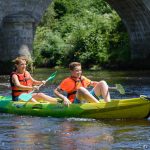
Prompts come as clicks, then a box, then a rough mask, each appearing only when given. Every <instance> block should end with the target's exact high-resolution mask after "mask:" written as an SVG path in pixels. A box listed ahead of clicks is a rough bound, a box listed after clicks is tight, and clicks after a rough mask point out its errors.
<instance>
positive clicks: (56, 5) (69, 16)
mask: <svg viewBox="0 0 150 150" xmlns="http://www.w3.org/2000/svg"><path fill="white" fill-rule="evenodd" d="M129 50H130V49H129V40H128V35H127V32H126V30H125V27H124V25H123V23H122V22H121V19H120V17H119V16H118V15H117V14H116V12H115V11H114V10H113V9H111V8H110V6H109V5H108V4H107V3H106V2H105V1H104V0H92V1H91V0H82V1H79V0H75V1H70V0H54V1H53V3H52V4H51V5H50V7H49V8H48V10H47V12H46V13H45V15H44V17H43V19H42V21H41V23H40V25H39V27H38V28H37V32H36V37H35V42H34V57H35V64H36V65H38V66H39V65H42V66H67V65H68V63H70V62H71V61H80V62H81V63H82V64H83V65H84V66H85V67H87V68H89V67H92V66H95V65H97V66H99V67H112V66H117V65H118V64H122V63H123V64H125V63H126V62H127V61H128V60H129V59H130V53H129ZM64 60H65V61H64Z"/></svg>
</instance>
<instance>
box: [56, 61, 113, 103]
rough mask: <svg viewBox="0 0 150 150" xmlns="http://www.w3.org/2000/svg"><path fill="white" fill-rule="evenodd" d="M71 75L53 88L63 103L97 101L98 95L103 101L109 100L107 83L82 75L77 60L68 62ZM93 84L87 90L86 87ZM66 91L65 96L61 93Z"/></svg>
mask: <svg viewBox="0 0 150 150" xmlns="http://www.w3.org/2000/svg"><path fill="white" fill-rule="evenodd" d="M69 69H70V73H71V76H70V77H68V78H66V79H64V80H63V81H62V82H61V83H60V85H59V86H58V87H57V88H56V89H55V90H54V93H55V94H56V96H58V97H59V98H61V99H62V100H63V101H64V104H66V105H69V104H71V103H80V101H82V100H86V101H87V102H90V103H99V96H102V97H103V98H104V100H105V102H110V101H111V100H110V94H109V91H108V85H107V83H106V82H105V81H100V82H96V81H91V80H90V79H88V78H86V77H85V76H83V75H82V67H81V64H80V63H79V62H72V63H70V64H69ZM89 86H93V87H94V88H93V89H92V90H91V91H90V92H89V91H88V90H87V89H86V88H87V87H89ZM62 92H65V93H67V97H66V96H64V95H63V94H62Z"/></svg>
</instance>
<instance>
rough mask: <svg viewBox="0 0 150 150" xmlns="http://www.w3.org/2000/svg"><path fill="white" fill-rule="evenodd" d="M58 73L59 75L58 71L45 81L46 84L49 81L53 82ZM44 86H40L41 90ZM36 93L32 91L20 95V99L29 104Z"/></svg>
mask: <svg viewBox="0 0 150 150" xmlns="http://www.w3.org/2000/svg"><path fill="white" fill-rule="evenodd" d="M56 73H57V71H56V72H54V73H52V74H51V76H50V77H49V78H47V79H46V80H45V83H46V82H47V81H50V80H53V79H54V78H55V76H56ZM42 85H43V84H41V85H39V88H40V87H41V86H42ZM34 91H35V90H33V91H31V92H30V93H22V94H21V95H19V97H18V99H19V100H23V101H26V102H27V101H29V100H30V99H31V98H32V94H33V92H34Z"/></svg>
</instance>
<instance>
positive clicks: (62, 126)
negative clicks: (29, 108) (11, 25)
mask: <svg viewBox="0 0 150 150" xmlns="http://www.w3.org/2000/svg"><path fill="white" fill-rule="evenodd" d="M52 72H53V71H52V70H48V69H39V70H36V71H35V73H34V74H33V76H34V78H35V79H41V80H43V79H46V78H47V77H48V76H49V75H50V74H51V73H52ZM84 73H85V75H86V76H87V77H89V78H91V79H92V80H97V81H98V80H106V81H107V82H108V83H109V86H114V85H115V84H116V83H121V84H122V85H123V86H124V88H125V90H126V94H125V95H123V96H122V95H120V94H119V93H118V92H117V91H111V97H112V98H129V97H138V96H139V95H148V96H150V71H129V72H122V71H116V72H113V71H97V72H96V71H85V72H84ZM67 75H68V73H67V71H65V70H61V71H58V74H57V76H56V78H55V80H54V81H53V82H49V83H48V84H47V85H46V86H45V87H43V88H41V91H42V92H45V93H47V94H49V95H51V96H54V94H53V89H54V88H55V87H56V86H57V85H58V83H59V82H60V81H61V80H62V79H63V78H64V77H66V76H67ZM7 86H9V77H8V76H0V95H10V89H9V87H7ZM0 149H2V150H18V149H19V150H22V149H23V150H26V149H27V150H29V149H37V150H39V149H51V150H111V149H113V150H149V149H150V119H143V120H94V119H84V118H62V119H60V118H51V117H32V116H16V115H11V114H0Z"/></svg>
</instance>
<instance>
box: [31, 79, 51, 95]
mask: <svg viewBox="0 0 150 150" xmlns="http://www.w3.org/2000/svg"><path fill="white" fill-rule="evenodd" d="M49 80H51V79H50V78H47V79H46V80H45V84H46V83H47V81H49ZM43 85H44V84H43V83H42V84H40V85H39V89H40V87H41V86H43ZM34 91H36V90H33V91H31V92H30V93H28V94H32V93H33V92H34Z"/></svg>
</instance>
